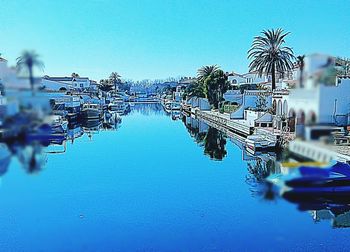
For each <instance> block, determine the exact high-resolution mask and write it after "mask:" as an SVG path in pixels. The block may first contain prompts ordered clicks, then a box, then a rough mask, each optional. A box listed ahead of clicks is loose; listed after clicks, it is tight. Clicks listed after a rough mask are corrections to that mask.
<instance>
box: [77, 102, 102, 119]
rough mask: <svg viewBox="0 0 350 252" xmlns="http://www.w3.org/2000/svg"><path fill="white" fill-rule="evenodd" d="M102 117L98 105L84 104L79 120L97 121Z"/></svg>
mask: <svg viewBox="0 0 350 252" xmlns="http://www.w3.org/2000/svg"><path fill="white" fill-rule="evenodd" d="M101 117H102V110H101V108H100V105H99V104H95V103H86V104H84V105H83V108H82V110H81V118H82V119H84V120H99V119H100V118H101Z"/></svg>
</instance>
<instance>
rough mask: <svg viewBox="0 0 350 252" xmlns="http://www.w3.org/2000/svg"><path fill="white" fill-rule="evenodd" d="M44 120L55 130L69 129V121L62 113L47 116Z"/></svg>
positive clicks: (62, 131) (60, 131)
mask: <svg viewBox="0 0 350 252" xmlns="http://www.w3.org/2000/svg"><path fill="white" fill-rule="evenodd" d="M44 122H46V123H48V124H50V125H51V127H52V130H53V131H54V132H57V133H64V132H66V131H67V127H68V121H67V120H66V119H65V118H63V117H62V116H60V115H50V116H47V117H46V118H45V120H44Z"/></svg>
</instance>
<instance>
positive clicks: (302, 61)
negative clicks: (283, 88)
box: [297, 55, 305, 87]
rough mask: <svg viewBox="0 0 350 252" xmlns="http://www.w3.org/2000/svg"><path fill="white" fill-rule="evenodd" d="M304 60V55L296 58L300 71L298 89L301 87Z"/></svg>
mask: <svg viewBox="0 0 350 252" xmlns="http://www.w3.org/2000/svg"><path fill="white" fill-rule="evenodd" d="M304 58H305V55H299V56H298V57H297V62H298V66H299V69H300V76H299V84H300V87H303V75H304V65H305V63H304Z"/></svg>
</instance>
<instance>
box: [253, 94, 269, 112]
mask: <svg viewBox="0 0 350 252" xmlns="http://www.w3.org/2000/svg"><path fill="white" fill-rule="evenodd" d="M255 105H256V109H257V111H266V110H267V100H266V96H265V95H263V94H259V96H258V99H257V100H256V102H255Z"/></svg>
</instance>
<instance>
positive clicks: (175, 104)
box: [171, 102, 181, 110]
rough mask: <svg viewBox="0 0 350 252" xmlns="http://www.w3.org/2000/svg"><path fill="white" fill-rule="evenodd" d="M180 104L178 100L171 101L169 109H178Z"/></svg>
mask: <svg viewBox="0 0 350 252" xmlns="http://www.w3.org/2000/svg"><path fill="white" fill-rule="evenodd" d="M180 109H181V104H180V103H179V102H172V103H171V110H180Z"/></svg>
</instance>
